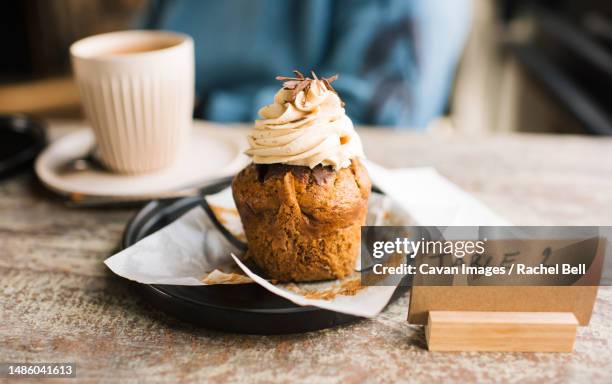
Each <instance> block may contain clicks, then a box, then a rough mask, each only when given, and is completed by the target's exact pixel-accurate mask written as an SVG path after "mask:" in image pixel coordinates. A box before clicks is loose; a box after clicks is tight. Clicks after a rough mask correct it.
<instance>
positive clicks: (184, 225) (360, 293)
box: [105, 165, 503, 317]
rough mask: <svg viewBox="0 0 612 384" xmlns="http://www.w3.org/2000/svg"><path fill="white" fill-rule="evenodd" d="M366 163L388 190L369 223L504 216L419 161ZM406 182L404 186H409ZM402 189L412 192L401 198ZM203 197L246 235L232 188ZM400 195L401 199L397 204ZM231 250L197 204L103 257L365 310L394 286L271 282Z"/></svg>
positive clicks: (151, 273)
mask: <svg viewBox="0 0 612 384" xmlns="http://www.w3.org/2000/svg"><path fill="white" fill-rule="evenodd" d="M369 171H370V176H371V177H372V180H373V181H374V182H375V183H376V184H377V185H379V186H380V187H381V189H383V191H384V192H385V193H386V194H387V195H388V196H382V195H379V194H372V196H371V198H370V201H369V208H368V209H369V211H368V217H367V220H366V223H367V224H368V225H419V224H423V223H421V222H420V221H419V222H417V221H415V220H413V219H411V217H413V212H414V213H416V214H417V215H418V216H419V218H420V219H421V220H424V221H427V223H426V224H428V225H444V220H447V221H446V224H449V223H453V224H455V225H461V223H460V222H459V223H457V221H458V220H457V213H458V212H465V211H467V212H470V213H471V214H470V217H469V221H470V222H473V221H474V220H476V221H478V220H479V218H480V219H481V222H480V223H479V224H480V225H493V224H498V223H500V222H503V219H501V218H499V217H498V216H496V215H495V214H494V213H492V212H490V211H489V210H488V209H486V207H484V206H482V204H480V203H478V202H477V201H476V200H475V199H473V198H472V197H471V196H469V195H467V194H466V193H465V192H463V191H461V190H460V189H459V188H457V187H456V186H455V185H454V184H452V183H450V182H448V181H447V180H446V179H444V178H443V177H441V176H440V175H439V174H437V173H436V172H435V170H432V169H428V168H420V169H403V170H393V171H391V170H386V169H384V168H382V167H380V166H376V165H371V166H369ZM431 187H435V188H436V191H435V193H432V191H431V189H430V188H431ZM407 188H409V189H410V191H407ZM406 195H409V196H410V195H412V196H415V197H418V199H417V198H415V199H414V200H412V199H407V198H406V197H405V196H406ZM432 195H433V196H436V198H440V196H441V197H443V198H444V199H443V200H444V201H443V204H439V203H440V201H437V202H436V201H433V200H432V199H431V198H429V197H428V196H432ZM389 196H391V197H393V198H394V199H393V200H392V199H391V197H389ZM207 201H208V203H209V205H210V206H211V208H212V209H213V211H214V212H215V213H216V216H217V218H218V219H219V221H220V222H221V223H222V224H223V225H224V226H225V227H226V228H227V229H228V230H229V231H230V232H231V233H232V234H234V236H236V237H238V238H240V239H244V231H243V229H242V224H241V222H240V218H239V216H238V212H237V211H236V207H235V205H234V201H233V199H232V196H231V190H230V189H229V188H227V189H225V190H223V191H221V192H219V193H217V194H215V195H210V196H207ZM398 202H401V205H399V204H398ZM436 203H437V204H438V205H436ZM423 205H425V206H427V207H428V208H429V215H430V217H432V218H434V221H435V224H434V223H432V222H431V220H428V219H427V215H428V212H426V211H423V209H422V206H423ZM436 207H437V208H436ZM445 215H446V217H445ZM232 253H233V254H239V252H238V250H237V249H235V248H234V247H233V246H232V245H231V244H230V243H229V242H228V241H227V239H225V237H223V235H222V234H221V233H220V232H219V231H218V230H217V229H216V228H215V227H214V224H213V223H212V222H211V220H210V218H209V217H208V216H207V214H206V213H205V211H204V210H203V209H202V208H201V207H199V206H198V207H195V208H193V209H191V210H190V211H188V212H187V213H185V214H184V215H183V216H181V217H180V218H179V219H177V220H176V221H175V222H173V223H171V224H170V225H168V226H166V227H164V228H162V229H161V230H159V231H157V232H155V233H153V234H151V235H149V236H147V237H146V238H144V239H142V240H141V241H139V242H137V243H136V244H134V245H132V246H131V247H129V248H127V249H124V250H123V251H121V252H119V253H117V254H115V255H113V256H111V257H110V258H108V259H107V260H106V261H105V264H106V265H107V266H108V267H109V268H110V269H111V270H112V271H113V272H114V273H116V274H118V275H119V276H122V277H124V278H126V279H130V280H134V281H137V282H139V283H143V284H174V285H194V286H197V285H210V284H244V283H252V282H255V283H257V284H259V285H261V286H262V287H264V288H266V289H267V290H269V291H270V292H272V293H274V294H277V295H279V296H282V297H284V298H286V299H288V300H290V301H292V302H294V303H296V304H298V305H312V306H316V307H320V308H324V309H328V310H332V311H336V312H342V313H347V314H351V315H356V316H364V317H372V316H375V315H376V314H378V313H379V312H380V311H381V310H382V309H383V308H384V307H385V305H386V304H387V303H388V301H389V300H390V298H391V296H392V294H393V292H394V290H395V288H396V287H395V286H373V287H361V286H359V284H358V281H357V282H356V281H355V279H359V274H354V275H351V276H348V277H346V278H345V279H342V280H335V281H329V282H322V283H299V284H273V283H272V282H269V281H267V280H265V278H263V277H262V276H258V275H257V274H256V273H255V272H253V271H252V270H251V269H250V268H249V267H248V266H247V265H246V264H245V263H243V262H242V261H240V260H239V259H238V258H237V257H235V256H233V255H232ZM355 269H356V270H359V269H360V260H357V265H356V268H355ZM347 287H348V289H347Z"/></svg>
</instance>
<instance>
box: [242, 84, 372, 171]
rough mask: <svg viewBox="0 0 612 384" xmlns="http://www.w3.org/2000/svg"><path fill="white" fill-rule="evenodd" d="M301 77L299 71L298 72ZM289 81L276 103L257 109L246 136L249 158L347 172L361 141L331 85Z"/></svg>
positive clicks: (259, 161) (263, 162)
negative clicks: (257, 118)
mask: <svg viewBox="0 0 612 384" xmlns="http://www.w3.org/2000/svg"><path fill="white" fill-rule="evenodd" d="M298 74H299V72H298ZM299 75H300V76H301V77H300V78H292V79H288V78H280V79H288V80H289V81H287V82H285V84H284V87H283V88H282V89H281V90H279V91H278V92H277V93H276V96H275V97H274V103H272V104H270V105H267V106H265V107H263V108H262V109H260V110H259V115H260V116H261V119H260V120H256V121H255V127H254V128H253V130H252V131H251V132H250V134H249V135H248V140H249V145H250V148H249V149H248V150H247V152H246V153H247V155H249V156H251V158H252V160H253V162H254V163H256V164H279V163H280V164H289V165H302V166H308V167H310V168H314V167H316V166H317V165H319V164H320V165H323V166H331V167H333V168H334V169H339V168H345V167H348V166H349V165H350V164H351V159H353V158H357V157H359V158H362V157H364V155H363V149H362V145H361V140H360V139H359V136H358V135H357V133H356V132H355V129H354V127H353V123H352V122H351V120H350V119H349V118H348V116H347V115H346V113H345V111H344V108H343V104H342V102H341V101H340V98H339V97H338V95H337V94H336V92H335V91H334V90H333V88H332V87H331V86H330V84H329V83H330V80H331V81H333V79H318V78H317V77H316V76H315V75H314V74H313V79H310V78H304V77H303V75H301V74H299Z"/></svg>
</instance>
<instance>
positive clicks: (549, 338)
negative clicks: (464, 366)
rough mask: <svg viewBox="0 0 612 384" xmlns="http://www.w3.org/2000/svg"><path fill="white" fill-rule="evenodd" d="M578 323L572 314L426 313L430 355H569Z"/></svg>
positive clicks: (426, 331)
mask: <svg viewBox="0 0 612 384" xmlns="http://www.w3.org/2000/svg"><path fill="white" fill-rule="evenodd" d="M577 328H578V320H577V319H576V317H575V316H574V314H573V313H571V312H476V311H429V318H428V323H427V325H426V328H425V336H426V338H427V346H428V349H429V350H430V351H508V352H571V351H572V350H573V348H574V340H575V339H576V330H577Z"/></svg>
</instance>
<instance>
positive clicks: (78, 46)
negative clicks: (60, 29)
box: [70, 30, 193, 62]
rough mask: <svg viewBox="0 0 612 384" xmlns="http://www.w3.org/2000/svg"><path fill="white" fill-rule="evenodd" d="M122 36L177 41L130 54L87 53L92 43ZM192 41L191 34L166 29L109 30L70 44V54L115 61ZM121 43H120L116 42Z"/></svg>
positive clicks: (122, 37) (91, 59) (177, 46)
mask: <svg viewBox="0 0 612 384" xmlns="http://www.w3.org/2000/svg"><path fill="white" fill-rule="evenodd" d="M117 37H120V38H121V39H122V40H124V42H125V41H137V40H142V41H150V39H151V38H164V39H167V41H169V40H174V41H175V42H170V43H168V44H169V45H168V46H167V47H163V48H160V49H155V50H151V51H143V52H134V53H129V54H105V55H96V54H95V53H93V54H92V53H87V52H86V51H87V50H88V49H92V48H91V46H92V45H96V44H100V43H101V42H102V41H103V40H106V39H109V38H115V39H116V38H117ZM187 43H191V44H193V39H192V38H191V36H189V35H187V34H185V33H181V32H175V31H164V30H126V31H116V32H107V33H101V34H97V35H93V36H88V37H85V38H83V39H80V40H77V41H75V42H74V43H72V44H71V45H70V55H71V56H72V57H73V58H76V59H80V60H88V61H97V62H114V61H129V60H134V59H141V58H150V57H151V56H156V55H160V54H165V53H168V52H172V51H175V50H176V49H179V48H181V47H183V46H184V45H185V44H187ZM116 44H119V43H116Z"/></svg>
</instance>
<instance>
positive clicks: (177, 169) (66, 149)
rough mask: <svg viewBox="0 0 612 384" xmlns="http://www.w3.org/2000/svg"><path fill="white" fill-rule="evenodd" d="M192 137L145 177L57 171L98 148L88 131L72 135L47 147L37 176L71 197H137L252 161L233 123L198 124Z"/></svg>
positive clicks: (211, 176) (233, 170)
mask: <svg viewBox="0 0 612 384" xmlns="http://www.w3.org/2000/svg"><path fill="white" fill-rule="evenodd" d="M192 132H193V133H192V137H191V139H190V140H189V144H188V145H187V148H186V150H184V151H182V152H181V156H180V158H179V159H177V161H176V162H175V163H174V164H173V165H171V166H169V167H167V168H164V169H162V170H159V171H155V172H152V173H147V174H143V175H122V174H117V173H111V172H108V171H104V170H95V169H86V170H83V171H74V172H70V173H61V172H59V170H61V169H62V167H65V166H66V164H69V163H70V162H71V161H73V160H74V159H79V158H83V157H86V156H87V154H88V153H90V151H91V149H92V148H93V146H94V135H93V132H92V131H91V130H89V129H83V130H80V131H77V132H74V133H71V134H68V135H66V136H64V137H62V138H60V139H58V140H56V141H55V142H53V143H52V144H51V145H50V146H49V147H47V148H46V149H45V150H44V151H43V152H42V153H41V154H40V156H39V157H38V159H37V160H36V167H35V169H36V174H37V175H38V177H39V179H40V180H41V181H42V183H43V184H45V185H46V186H47V187H48V188H50V189H51V190H53V191H55V192H57V193H59V194H63V195H69V196H73V197H74V196H85V197H86V196H95V197H138V196H155V195H163V194H164V193H168V192H171V191H176V190H180V189H183V188H189V187H195V186H198V185H200V184H203V183H205V182H206V181H207V180H211V179H214V178H217V177H222V176H228V175H231V174H234V173H236V172H238V171H239V170H240V169H242V168H243V167H244V166H245V165H246V164H247V163H248V157H247V156H246V155H244V154H243V152H244V150H245V149H246V145H247V143H246V139H245V135H244V132H242V131H238V132H236V131H235V130H234V129H232V128H231V127H220V126H215V125H214V124H211V123H206V122H194V125H193V131H192Z"/></svg>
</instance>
